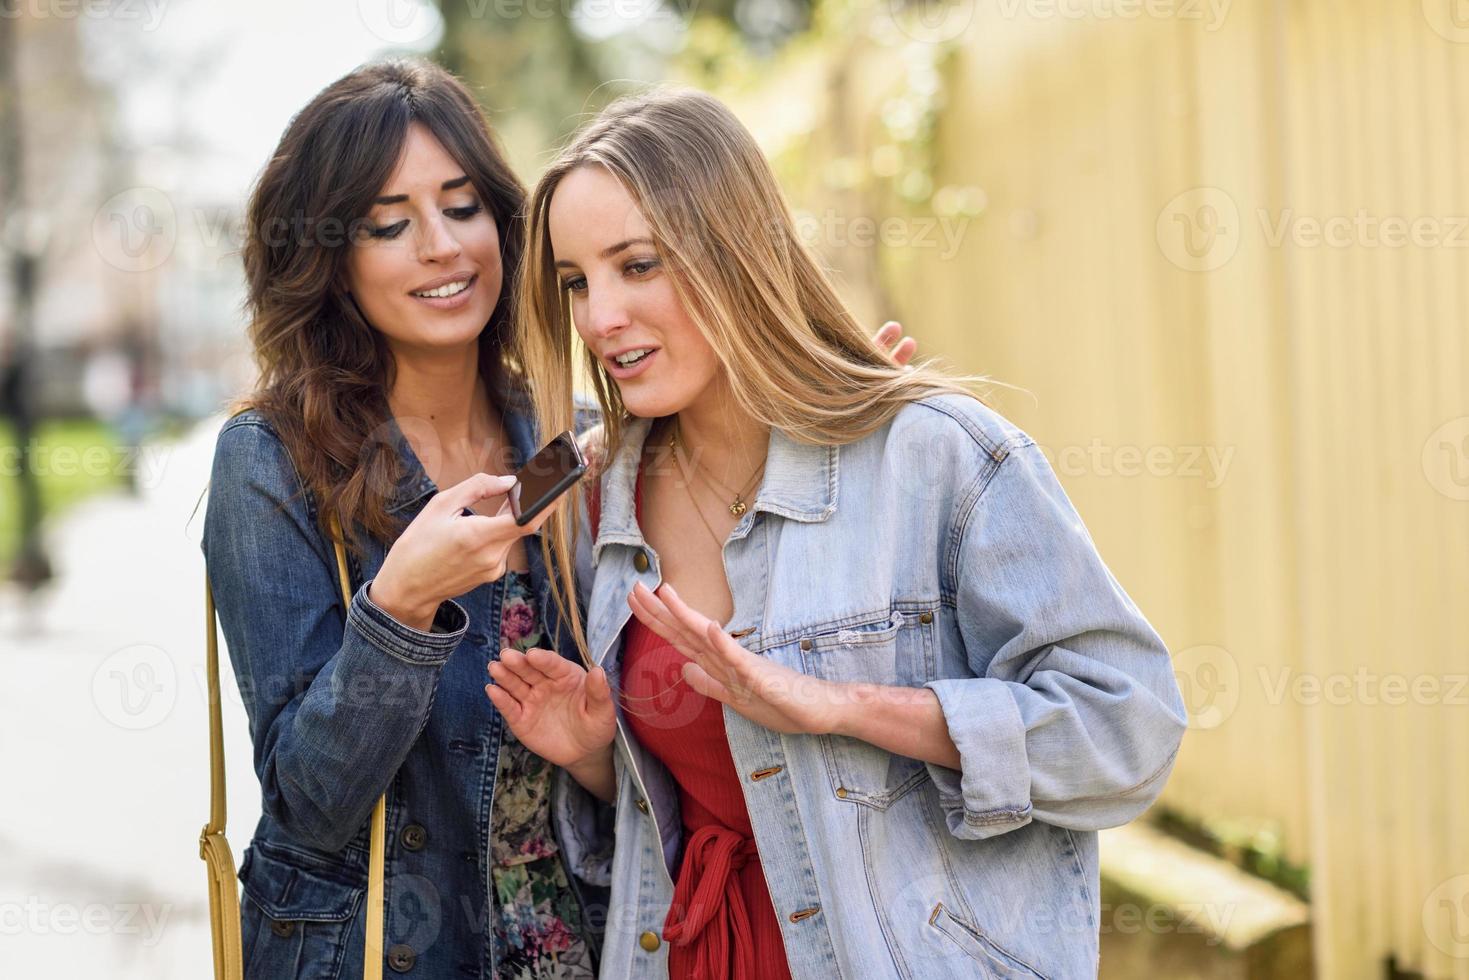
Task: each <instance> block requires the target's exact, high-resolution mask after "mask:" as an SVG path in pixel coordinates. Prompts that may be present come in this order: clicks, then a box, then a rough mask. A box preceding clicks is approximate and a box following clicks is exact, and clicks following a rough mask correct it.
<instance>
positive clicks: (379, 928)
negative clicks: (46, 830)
mask: <svg viewBox="0 0 1469 980" xmlns="http://www.w3.org/2000/svg"><path fill="white" fill-rule="evenodd" d="M332 538H333V541H332V543H333V545H334V546H335V548H336V553H337V577H338V579H339V580H340V582H341V586H342V604H343V607H344V608H348V609H350V608H351V605H352V581H351V578H350V576H349V575H348V574H347V550H346V546H345V544H344V543H343V539H342V528H341V525H340V524H339V523H338V522H337V519H336V517H335V516H333V517H332ZM204 618H205V624H206V627H207V633H206V639H205V648H206V649H207V651H208V657H207V659H208V662H207V664H206V665H205V666H206V671H207V674H208V678H209V823H208V824H206V825H205V827H204V830H203V832H202V833H201V834H200V835H199V856H200V857H202V858H203V859H204V861H205V862H206V863H207V864H208V865H209V868H210V908H209V910H210V917H211V919H212V920H213V922H212V927H213V928H212V931H213V935H214V975H215V977H216V980H238V978H240V977H242V976H243V975H244V970H243V961H242V953H241V943H240V910H239V899H238V896H237V894H236V891H235V886H234V880H233V877H232V872H233V870H234V858H233V856H232V855H231V854H230V850H229V842H228V841H227V840H226V839H225V832H224V831H225V822H226V818H227V812H226V806H225V779H224V721H223V712H222V710H221V704H220V694H219V629H218V626H217V623H216V614H215V609H214V590H213V588H212V587H211V586H210V584H209V575H208V573H207V572H206V573H205V575H204ZM387 802H388V798H387V796H386V794H385V795H383V796H380V797H378V800H377V804H376V805H375V806H374V807H373V808H372V830H371V837H370V839H369V844H368V866H367V923H366V925H367V950H366V955H365V956H364V957H363V966H362V976H363V980H382V976H383V905H384V895H385V891H386V889H385V887H384V880H383V865H384V863H385V858H386V853H387V849H386V845H385V841H386V838H387V825H388V809H387ZM224 865H228V867H229V873H230V874H231V878H230V881H229V884H228V887H225V886H224V884H223V883H222V882H221V881H218V880H215V879H216V878H222V877H223V876H224V874H225V872H222V871H220V870H219V869H220V868H221V867H223V866H224Z"/></svg>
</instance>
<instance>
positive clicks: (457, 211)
mask: <svg viewBox="0 0 1469 980" xmlns="http://www.w3.org/2000/svg"><path fill="white" fill-rule="evenodd" d="M483 210H484V205H482V204H471V205H469V206H468V207H463V208H449V209H448V210H447V211H445V212H444V213H445V214H447V215H448V216H449V217H451V218H453V219H454V220H455V221H468V220H469V219H470V218H473V217H474V216H475V215H477V214H479V213H480V212H481V211H483Z"/></svg>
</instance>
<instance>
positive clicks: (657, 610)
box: [627, 582, 850, 735]
mask: <svg viewBox="0 0 1469 980" xmlns="http://www.w3.org/2000/svg"><path fill="white" fill-rule="evenodd" d="M627 604H628V605H629V606H631V607H632V611H633V615H635V616H637V617H638V621H639V622H641V623H642V624H643V625H644V626H646V627H648V628H649V629H650V630H652V631H653V632H654V633H657V634H658V635H659V636H661V637H663V639H665V640H667V641H668V642H669V643H671V644H673V647H674V649H676V650H677V651H678V652H679V653H681V654H683V655H684V656H685V657H688V658H689V662H688V663H686V664H684V665H683V677H684V680H685V681H687V682H688V684H689V686H690V687H692V688H693V689H694V690H696V691H698V692H699V693H700V694H705V695H708V696H709V697H711V698H714V699H715V700H717V701H720V702H722V703H724V704H727V705H729V706H730V707H731V708H733V709H734V710H735V711H738V712H739V713H740V714H741V715H743V716H744V717H746V718H748V719H750V720H751V721H753V722H755V723H756V724H757V725H763V726H764V727H766V728H768V729H770V730H771V731H775V732H784V733H786V734H799V735H824V734H827V733H830V732H832V731H833V730H834V729H835V727H836V725H837V723H838V721H839V720H840V719H841V718H842V717H843V708H844V707H845V706H847V705H848V704H849V703H850V698H849V696H848V692H846V691H845V690H844V689H843V687H842V685H839V684H835V683H833V682H831V681H825V680H822V679H820V678H817V677H811V676H810V675H808V674H803V673H801V672H800V671H797V670H791V669H790V668H789V667H785V666H783V665H781V664H778V663H776V662H775V661H773V660H770V659H767V658H765V657H761V656H758V655H756V654H753V653H751V652H750V651H749V650H746V649H745V648H744V647H742V646H740V645H739V644H738V643H736V642H735V641H734V640H733V639H732V638H731V637H730V635H729V634H728V633H726V632H724V630H722V629H720V627H719V624H718V623H716V622H715V621H714V620H712V619H709V618H708V617H706V616H704V615H702V614H701V613H699V612H697V611H696V610H694V609H691V608H690V607H689V606H688V605H687V604H686V603H685V602H684V601H683V600H682V599H680V598H679V596H678V593H677V592H675V591H674V589H673V586H671V585H669V584H667V583H664V584H663V585H661V586H659V588H658V591H657V592H656V593H655V592H652V591H650V590H649V589H648V587H647V586H645V585H643V584H642V583H641V582H639V583H638V584H637V585H635V586H634V587H633V591H632V593H631V594H630V595H629V596H628V599H627Z"/></svg>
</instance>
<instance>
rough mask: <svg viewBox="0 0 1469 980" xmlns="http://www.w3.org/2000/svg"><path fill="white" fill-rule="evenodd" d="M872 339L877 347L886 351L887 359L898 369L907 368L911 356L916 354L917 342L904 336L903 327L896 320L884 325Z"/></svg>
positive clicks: (911, 358)
mask: <svg viewBox="0 0 1469 980" xmlns="http://www.w3.org/2000/svg"><path fill="white" fill-rule="evenodd" d="M872 339H873V341H874V342H875V343H876V344H877V346H879V347H882V348H884V349H886V350H887V352H888V357H890V358H892V359H893V363H894V364H896V365H898V366H899V367H907V366H908V362H909V361H911V360H913V355H914V354H916V353H918V341H916V340H914V339H913V338H912V337H906V336H904V335H903V325H902V324H901V323H899V322H898V321H897V320H889V321H888V322H887V323H884V324H883V325H882V329H880V330H878V331H877V333H876V334H875V335H874V336H873V338H872Z"/></svg>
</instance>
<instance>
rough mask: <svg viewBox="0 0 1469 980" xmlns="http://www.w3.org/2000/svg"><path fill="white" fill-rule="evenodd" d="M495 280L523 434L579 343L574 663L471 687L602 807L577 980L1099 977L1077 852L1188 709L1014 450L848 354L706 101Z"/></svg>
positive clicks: (930, 388)
mask: <svg viewBox="0 0 1469 980" xmlns="http://www.w3.org/2000/svg"><path fill="white" fill-rule="evenodd" d="M523 275H524V279H523V280H522V281H523V284H524V288H523V289H522V291H521V295H520V297H519V299H520V304H521V317H520V323H519V324H518V330H519V336H518V338H517V347H518V356H519V357H520V359H521V360H522V361H523V363H524V364H525V365H526V368H527V369H528V370H529V371H530V373H531V374H532V375H533V376H534V377H535V378H537V380H538V382H539V384H538V387H537V389H536V391H535V395H536V398H537V410H538V413H539V415H540V419H541V431H547V432H549V431H557V430H560V429H562V428H566V427H569V424H570V421H571V418H572V374H573V363H574V355H573V339H574V334H573V331H575V332H576V334H577V335H579V336H580V338H581V340H582V342H583V343H584V345H585V349H586V356H587V360H586V363H587V367H588V369H589V371H590V377H591V383H592V386H593V388H594V389H595V392H596V395H597V397H598V399H599V401H600V402H601V406H602V410H603V415H604V433H603V445H604V453H605V464H604V466H603V467H602V470H601V472H600V475H599V477H598V480H597V481H596V483H595V485H594V486H593V488H592V490H591V493H590V497H591V500H590V505H589V506H584V507H582V508H581V509H580V526H579V527H574V526H573V525H572V521H573V520H575V518H574V516H573V515H574V514H575V513H576V512H575V511H573V510H571V509H569V508H568V509H564V510H563V511H562V512H560V513H559V514H558V515H557V517H555V518H553V519H552V522H551V524H550V525H549V527H550V533H549V534H548V535H547V539H546V540H547V542H548V547H549V548H551V549H552V550H553V551H554V552H556V553H557V557H558V558H559V561H558V562H557V564H558V567H560V568H562V569H566V568H568V567H569V566H570V564H571V563H570V562H569V561H568V560H567V559H568V558H569V557H570V556H571V555H572V554H573V552H574V554H575V558H576V566H575V567H576V572H577V577H576V584H577V585H579V586H580V594H579V595H575V594H574V592H573V588H574V586H573V583H572V582H571V581H570V580H569V579H568V577H567V576H564V575H563V576H562V577H561V578H560V581H559V593H560V599H561V602H562V608H563V609H564V610H565V611H566V613H567V618H568V620H570V621H572V622H575V623H577V624H578V628H580V627H579V624H580V622H581V620H580V618H579V617H578V613H580V612H582V611H584V613H585V620H584V622H585V635H584V647H585V650H586V653H587V656H588V657H589V659H590V662H591V663H592V664H593V666H592V667H591V669H590V671H589V672H588V671H586V670H583V669H582V667H580V666H578V665H576V664H574V663H573V662H571V661H569V660H567V659H564V658H562V657H559V656H557V655H556V654H554V653H549V652H543V651H534V650H533V651H531V652H529V653H527V654H521V653H518V652H516V651H513V650H505V651H503V652H502V654H501V658H500V660H499V661H498V662H496V663H492V664H491V665H490V675H491V679H492V681H493V684H492V685H491V686H489V687H487V689H486V690H487V693H488V694H489V697H490V699H491V700H492V701H493V702H494V704H495V706H496V707H497V708H498V709H499V710H500V712H501V713H502V714H503V716H504V717H505V719H506V721H507V722H508V724H509V725H510V727H511V729H512V730H513V731H514V732H515V734H516V736H517V737H518V738H519V739H520V740H521V741H523V742H524V743H525V744H526V745H527V746H530V747H531V748H532V749H533V750H534V751H535V752H537V753H539V754H540V755H542V756H544V757H545V758H547V759H549V760H551V761H553V762H555V763H557V764H559V765H562V766H565V767H566V769H567V771H568V772H569V773H571V775H572V776H573V777H574V778H575V779H576V781H577V782H578V783H580V785H581V786H582V787H583V788H584V789H585V790H586V791H588V792H589V793H590V794H593V795H595V796H597V797H600V798H601V799H603V800H609V801H614V803H615V812H616V818H615V844H616V847H615V853H614V856H613V859H612V861H611V865H610V867H609V868H608V869H607V875H608V881H609V882H610V885H611V894H612V905H611V912H610V916H609V919H608V925H607V937H606V946H605V949H604V955H603V961H602V973H601V975H602V976H604V977H617V978H622V977H665V976H671V977H674V978H678V980H682V978H690V977H737V978H750V980H754V978H760V980H768V978H778V977H785V976H790V977H795V978H802V980H827V978H830V977H851V978H862V980H868V978H877V977H923V978H925V980H933V978H938V977H974V976H976V975H978V976H994V977H1036V976H1043V977H1079V976H1090V975H1093V974H1094V973H1095V971H1096V967H1097V933H1098V911H1099V909H1098V875H1097V842H1096V831H1097V830H1098V829H1100V828H1103V827H1108V826H1114V825H1116V824H1120V823H1124V822H1126V821H1127V820H1130V819H1132V818H1133V817H1135V816H1137V815H1138V814H1139V813H1141V812H1142V811H1143V810H1144V809H1145V808H1146V807H1147V806H1148V805H1149V804H1150V803H1151V802H1152V800H1153V799H1154V798H1155V797H1156V796H1157V794H1158V792H1159V790H1160V789H1161V788H1162V786H1163V783H1164V781H1165V779H1166V777H1167V775H1168V773H1169V771H1170V769H1171V767H1172V764H1173V759H1174V756H1175V753H1176V752H1177V749H1178V745H1179V739H1180V737H1181V735H1182V733H1183V730H1184V726H1185V717H1184V709H1183V705H1182V703H1181V699H1180V697H1179V693H1178V690H1177V687H1176V684H1175V682H1174V679H1173V675H1172V672H1171V669H1170V664H1169V659H1168V652H1167V650H1166V649H1165V648H1164V645H1163V643H1162V641H1161V640H1160V639H1159V637H1158V635H1157V633H1156V632H1154V630H1153V629H1152V628H1151V627H1150V626H1149V624H1148V622H1147V620H1146V619H1145V618H1144V617H1143V615H1142V614H1141V613H1140V612H1139V611H1138V609H1137V607H1136V606H1135V605H1134V604H1133V602H1132V601H1131V600H1130V599H1129V598H1128V596H1127V595H1126V593H1125V592H1124V591H1123V589H1122V588H1121V586H1120V585H1119V584H1118V583H1117V581H1116V579H1114V578H1113V576H1112V575H1111V574H1110V573H1109V572H1108V570H1107V567H1106V566H1105V564H1104V563H1103V562H1102V559H1101V558H1100V557H1099V556H1098V554H1097V552H1096V549H1095V548H1094V546H1093V543H1092V540H1091V538H1090V536H1089V535H1088V533H1087V531H1086V530H1085V528H1084V527H1083V525H1082V522H1081V520H1080V518H1079V517H1078V516H1077V514H1076V511H1075V510H1074V509H1073V508H1072V506H1071V504H1070V502H1069V501H1068V499H1067V497H1066V495H1065V493H1064V492H1063V491H1062V489H1061V487H1060V486H1059V484H1058V483H1057V481H1056V478H1055V476H1054V475H1053V473H1052V471H1051V470H1050V468H1049V466H1048V465H1047V463H1046V460H1045V458H1044V457H1043V456H1042V454H1041V451H1040V449H1039V447H1038V446H1037V445H1036V444H1035V442H1034V441H1033V440H1032V439H1031V438H1030V437H1029V436H1028V435H1026V433H1024V432H1023V431H1021V430H1019V429H1018V428H1016V427H1015V426H1014V425H1012V424H1011V423H1009V422H1008V421H1006V420H1005V419H1004V418H1002V417H1001V416H1000V415H998V414H997V413H996V412H994V411H993V410H991V409H989V408H988V407H986V406H985V405H984V404H983V403H982V402H981V401H980V400H979V399H978V398H977V397H975V396H974V395H973V394H971V391H972V390H973V388H972V386H973V383H974V382H973V379H954V378H950V377H946V376H944V375H943V374H941V373H939V372H938V371H937V370H935V369H934V368H932V367H931V366H919V367H917V368H916V369H913V370H908V371H904V370H902V369H900V368H898V367H896V366H894V365H893V364H892V363H891V362H890V361H889V360H888V358H887V356H886V354H885V353H884V351H883V350H882V349H881V348H880V347H878V346H877V345H876V344H874V343H873V342H872V341H870V340H869V339H868V338H867V337H865V336H864V335H863V331H862V330H861V329H860V328H859V326H858V324H857V323H856V321H855V320H854V319H853V317H852V315H851V314H850V313H849V312H848V310H847V309H846V307H845V306H844V305H843V304H842V302H841V300H840V299H839V298H838V296H837V294H836V293H835V291H834V290H833V288H832V286H831V284H830V283H829V282H828V280H827V279H826V277H825V276H824V275H823V274H822V272H821V271H820V269H819V268H818V266H817V265H816V263H815V262H814V261H813V259H812V258H811V256H810V255H809V254H808V253H807V251H806V250H805V249H804V248H803V247H802V244H801V243H800V242H799V240H798V238H797V236H796V233H795V231H794V229H793V227H792V223H791V219H790V216H789V213H788V210H787V208H786V206H785V204H784V202H783V201H782V198H781V195H780V193H779V190H778V188H777V186H776V183H775V180H774V179H773V176H772V174H771V171H770V168H769V166H768V165H767V163H766V161H765V160H764V159H763V158H762V156H761V155H760V153H759V151H758V149H757V147H756V146H755V144H754V142H753V140H752V139H751V137H750V136H749V134H748V133H747V132H746V131H745V130H744V129H743V127H742V126H741V125H740V124H739V123H738V121H737V120H736V119H735V118H734V117H733V115H732V114H731V113H730V112H729V111H728V110H727V109H725V108H724V107H723V106H722V105H721V104H720V103H719V102H717V101H716V100H714V99H712V98H710V97H708V96H705V95H702V94H699V93H695V92H687V91H677V92H663V93H655V94H651V95H646V96H642V97H636V98H630V99H627V100H624V101H620V102H618V103H617V104H615V105H613V106H611V107H610V108H609V109H607V110H606V111H605V112H604V113H603V114H602V115H601V116H600V117H599V119H597V120H596V121H595V122H594V123H593V124H592V125H590V127H589V128H587V129H586V130H585V131H584V132H583V133H582V134H581V135H580V136H579V137H578V138H576V140H575V141H574V142H573V143H572V144H571V145H570V146H569V148H568V149H567V150H566V151H565V152H564V153H563V154H562V155H561V156H560V158H559V159H557V160H556V161H555V163H553V164H552V166H551V167H550V169H549V170H548V171H547V172H546V174H545V176H544V177H542V179H541V181H540V183H539V185H538V186H537V188H536V190H535V192H534V194H533V196H532V198H531V201H530V205H529V220H528V225H527V243H526V260H525V265H524V267H523ZM593 517H594V518H595V520H593V519H592V518H593ZM577 798H578V794H576V793H564V794H562V795H561V797H560V804H559V806H558V814H559V819H561V820H562V821H563V822H564V826H565V827H566V831H567V832H566V833H564V834H563V837H564V838H566V839H568V840H578V841H583V842H586V841H589V840H590V839H591V834H592V832H593V831H594V829H595V828H593V827H592V826H591V824H590V822H589V821H588V820H586V819H584V818H582V817H581V815H580V811H578V810H577V808H576V807H575V806H573V804H574V803H575V801H576V799H577ZM583 810H584V811H585V812H590V811H589V810H587V808H583Z"/></svg>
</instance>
